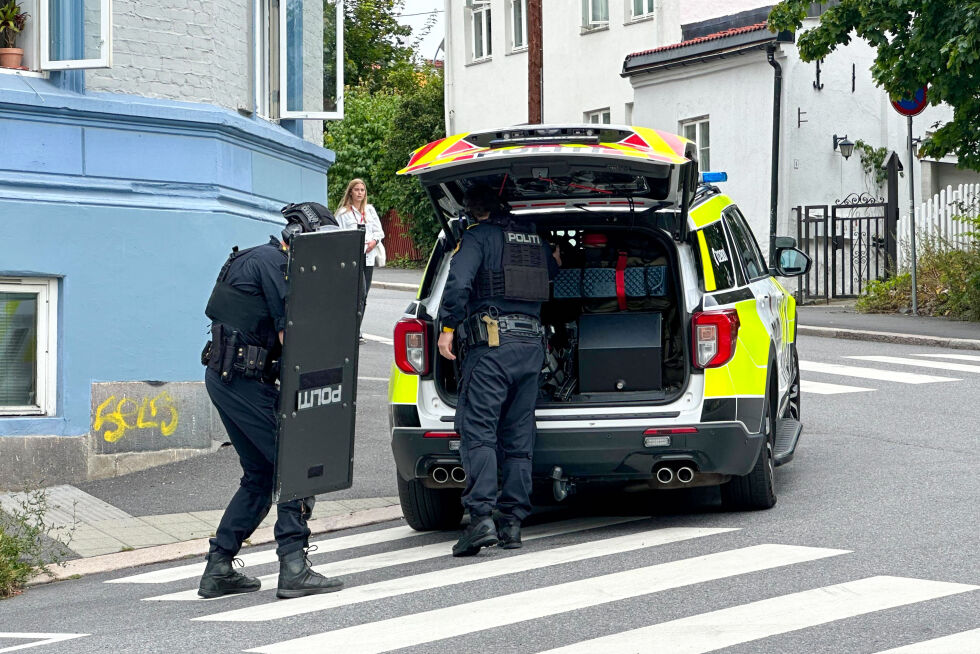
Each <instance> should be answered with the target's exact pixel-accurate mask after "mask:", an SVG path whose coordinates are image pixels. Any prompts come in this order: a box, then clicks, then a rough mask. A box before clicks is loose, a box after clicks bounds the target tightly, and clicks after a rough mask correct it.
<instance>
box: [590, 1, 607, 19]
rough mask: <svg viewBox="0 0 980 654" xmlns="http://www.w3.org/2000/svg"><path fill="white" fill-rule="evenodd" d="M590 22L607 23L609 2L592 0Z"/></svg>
mask: <svg viewBox="0 0 980 654" xmlns="http://www.w3.org/2000/svg"><path fill="white" fill-rule="evenodd" d="M592 22H593V23H608V22H609V0H592Z"/></svg>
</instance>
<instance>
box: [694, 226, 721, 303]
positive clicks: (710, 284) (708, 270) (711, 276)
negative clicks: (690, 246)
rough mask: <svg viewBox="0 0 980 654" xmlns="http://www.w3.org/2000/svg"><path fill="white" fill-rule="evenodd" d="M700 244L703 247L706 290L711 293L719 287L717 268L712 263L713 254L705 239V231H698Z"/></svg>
mask: <svg viewBox="0 0 980 654" xmlns="http://www.w3.org/2000/svg"><path fill="white" fill-rule="evenodd" d="M698 245H699V246H700V248H701V267H702V268H703V269H704V290H705V291H707V292H709V293H710V292H711V291H713V290H715V289H716V288H718V287H717V286H716V285H715V269H714V267H713V266H712V265H711V255H709V254H708V242H707V241H705V240H704V232H698Z"/></svg>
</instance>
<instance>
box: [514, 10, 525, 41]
mask: <svg viewBox="0 0 980 654" xmlns="http://www.w3.org/2000/svg"><path fill="white" fill-rule="evenodd" d="M513 2H514V47H515V48H523V47H524V2H525V0H513Z"/></svg>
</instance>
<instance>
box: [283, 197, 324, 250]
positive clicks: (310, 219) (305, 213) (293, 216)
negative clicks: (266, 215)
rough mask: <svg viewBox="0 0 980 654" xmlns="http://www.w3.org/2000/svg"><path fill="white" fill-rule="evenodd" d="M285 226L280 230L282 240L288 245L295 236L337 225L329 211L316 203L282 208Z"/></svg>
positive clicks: (302, 203)
mask: <svg viewBox="0 0 980 654" xmlns="http://www.w3.org/2000/svg"><path fill="white" fill-rule="evenodd" d="M282 215H283V217H284V218H285V219H286V226H285V227H283V229H282V240H283V241H284V242H286V243H289V241H290V239H292V238H293V236H295V235H296V234H304V233H306V232H315V231H317V230H318V229H321V228H323V227H325V226H327V225H337V219H336V218H334V217H333V213H331V212H330V209H327V208H326V207H325V206H323V205H322V204H319V203H317V202H300V203H299V204H287V205H286V206H285V207H283V208H282Z"/></svg>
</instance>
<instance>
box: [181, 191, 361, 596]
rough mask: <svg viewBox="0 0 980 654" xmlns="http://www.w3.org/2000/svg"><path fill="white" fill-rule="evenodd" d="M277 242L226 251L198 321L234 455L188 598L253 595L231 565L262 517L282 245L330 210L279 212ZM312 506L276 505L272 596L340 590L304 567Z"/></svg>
mask: <svg viewBox="0 0 980 654" xmlns="http://www.w3.org/2000/svg"><path fill="white" fill-rule="evenodd" d="M282 213H283V215H284V217H285V218H286V221H287V223H286V226H285V228H284V229H283V230H282V241H281V242H280V240H279V239H276V238H275V237H270V240H269V242H268V243H266V244H264V245H259V246H257V247H253V248H249V249H247V250H238V248H237V247H236V248H234V249H233V251H232V253H231V256H230V257H229V258H228V261H227V262H225V265H224V266H223V267H222V268H221V272H220V273H219V275H218V281H217V283H216V284H215V288H214V291H213V292H212V294H211V298H210V300H209V301H208V306H207V309H206V310H205V313H206V314H207V315H208V317H209V318H211V320H212V321H213V322H212V324H211V342H210V343H209V346H208V347H206V348H205V353H204V355H203V356H202V359H203V362H204V363H205V365H207V371H206V372H205V378H204V380H205V386H206V387H207V390H208V395H209V396H210V397H211V401H212V402H213V403H214V406H215V408H216V409H217V410H218V415H219V416H220V417H221V422H222V423H223V424H224V426H225V430H226V431H227V432H228V436H229V438H230V439H231V443H232V445H234V447H235V450H236V451H237V452H238V457H239V461H240V463H241V466H242V472H243V474H242V478H241V485H240V487H239V488H238V491H237V492H236V493H235V495H234V497H232V499H231V502H230V503H229V504H228V508H226V509H225V513H224V515H223V516H222V518H221V523H220V524H219V525H218V529H217V531H216V533H215V535H214V538H212V539H211V548H210V551H209V553H208V556H207V566H206V567H205V570H204V575H203V576H202V577H201V583H200V587H199V589H198V595H200V596H201V597H207V598H210V597H219V596H221V595H229V594H233V593H248V592H252V591H256V590H258V589H259V587H260V586H261V583H260V582H259V580H258V579H255V578H253V577H248V576H246V575H244V574H242V573H240V572H238V571H236V570H235V569H234V568H233V566H232V563H233V561H234V558H235V556H236V555H237V554H238V551H239V550H240V549H241V547H242V542H243V541H244V540H245V539H247V538H248V537H249V536H251V534H252V532H253V531H255V529H256V527H258V526H259V523H261V522H262V520H263V519H264V518H265V516H266V515H267V514H268V513H269V509H270V508H271V504H272V485H273V474H274V461H275V453H276V433H277V421H276V415H277V408H278V403H279V390H278V388H277V387H276V380H277V378H278V376H279V375H278V360H279V356H280V354H281V353H282V341H283V330H284V328H285V323H286V306H285V298H286V288H287V287H286V262H287V250H288V245H287V244H288V243H289V241H290V239H292V237H293V236H295V235H296V234H301V233H304V232H313V231H317V230H318V229H321V228H323V227H324V226H327V225H336V224H337V223H336V221H335V220H334V218H333V215H332V214H331V213H330V211H329V210H328V209H327V208H326V207H324V206H322V205H319V204H316V203H303V204H299V205H295V204H290V205H287V206H286V207H284V208H283V209H282ZM314 501H315V498H313V497H309V498H306V499H303V500H293V501H291V502H283V503H282V504H279V505H277V507H276V510H277V512H278V515H277V519H276V526H275V536H276V543H277V544H278V547H277V549H276V553H277V554H278V555H279V561H280V563H279V588H278V591H277V593H276V596H277V597H280V598H288V597H301V596H303V595H310V594H314V593H327V592H332V591H336V590H340V589H341V588H342V587H343V582H342V581H340V580H339V579H328V578H326V577H324V576H322V575H320V574H318V573H316V572H314V571H313V570H312V569H311V568H310V563H309V560H308V559H307V556H306V550H307V548H308V546H309V536H310V529H309V527H308V526H307V519H308V518H309V516H310V513H311V512H312V510H313V504H314Z"/></svg>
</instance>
